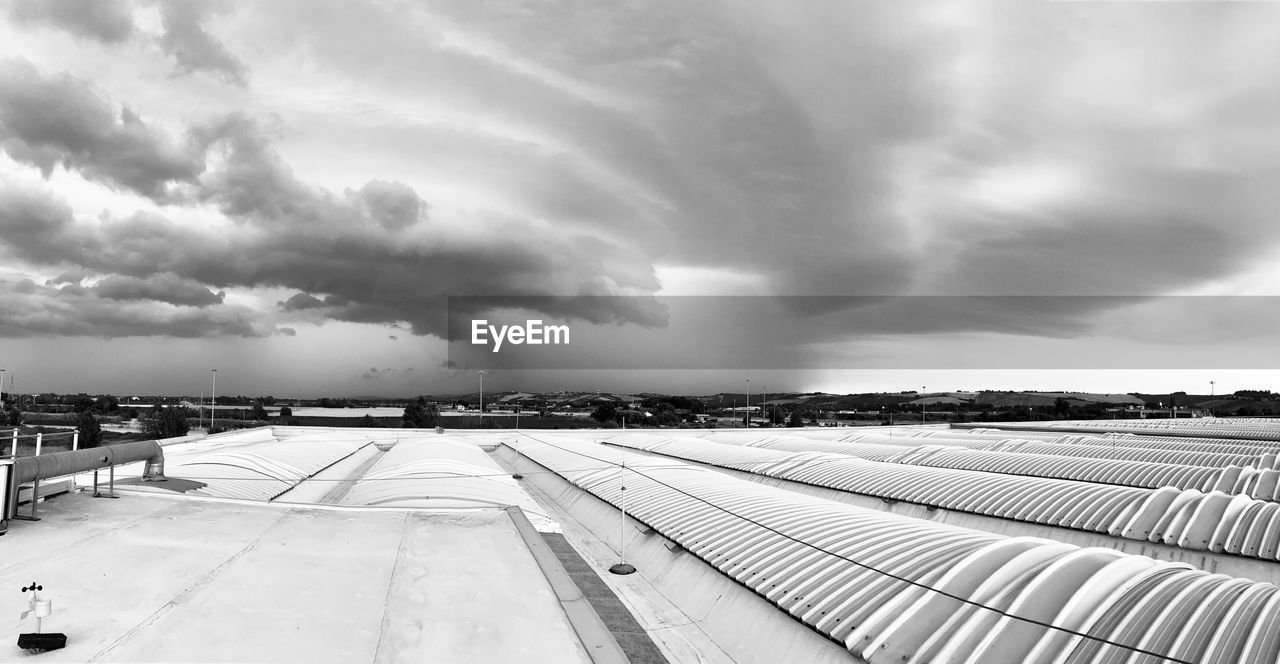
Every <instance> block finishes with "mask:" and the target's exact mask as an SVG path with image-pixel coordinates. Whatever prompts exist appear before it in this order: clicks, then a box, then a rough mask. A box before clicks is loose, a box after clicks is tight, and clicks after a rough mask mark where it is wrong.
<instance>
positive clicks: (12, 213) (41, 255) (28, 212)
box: [0, 187, 81, 281]
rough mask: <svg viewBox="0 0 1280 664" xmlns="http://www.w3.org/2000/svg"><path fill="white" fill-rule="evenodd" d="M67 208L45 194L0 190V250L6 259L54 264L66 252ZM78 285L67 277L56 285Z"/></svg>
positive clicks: (69, 215) (69, 223)
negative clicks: (64, 239) (61, 283)
mask: <svg viewBox="0 0 1280 664" xmlns="http://www.w3.org/2000/svg"><path fill="white" fill-rule="evenodd" d="M72 220H73V219H72V214H71V208H70V207H69V206H68V205H67V204H66V203H65V202H63V201H62V200H60V199H58V198H57V197H56V196H54V195H53V194H52V193H50V192H48V191H38V190H31V189H26V188H20V187H6V188H0V250H5V253H7V254H8V255H9V256H10V258H19V257H20V258H22V259H24V260H25V261H31V262H37V263H39V262H55V263H56V262H58V261H60V260H61V258H62V257H63V256H64V255H65V252H66V250H67V248H68V247H67V246H66V244H65V243H64V242H63V238H64V234H65V233H66V231H67V229H68V228H69V227H70V226H71V223H72ZM64 278H65V280H66V281H79V280H80V278H81V277H79V276H75V274H67V275H63V276H60V277H58V279H57V281H63V280H64Z"/></svg>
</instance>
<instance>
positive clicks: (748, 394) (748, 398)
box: [743, 378, 751, 429]
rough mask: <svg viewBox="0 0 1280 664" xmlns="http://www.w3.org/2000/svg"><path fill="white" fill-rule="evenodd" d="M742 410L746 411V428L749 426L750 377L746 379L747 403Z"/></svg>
mask: <svg viewBox="0 0 1280 664" xmlns="http://www.w3.org/2000/svg"><path fill="white" fill-rule="evenodd" d="M743 410H745V411H747V428H748V429H750V428H751V379H750V378H748V379H747V405H746V407H745V408H743Z"/></svg>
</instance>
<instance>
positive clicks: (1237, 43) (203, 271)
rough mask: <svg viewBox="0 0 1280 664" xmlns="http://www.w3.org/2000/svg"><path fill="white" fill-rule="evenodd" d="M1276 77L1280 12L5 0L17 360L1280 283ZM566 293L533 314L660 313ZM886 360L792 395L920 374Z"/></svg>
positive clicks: (344, 359)
mask: <svg viewBox="0 0 1280 664" xmlns="http://www.w3.org/2000/svg"><path fill="white" fill-rule="evenodd" d="M1276 81H1280V5H1278V4H1276V3H1264V2H1256V3H1255V2H1247V3H1215V2H1193V3H1136V2H1116V3H1107V2H1087V3H1074V2H1015V1H1001V2H988V1H985V0H984V1H970V0H966V1H965V2H955V3H951V2H948V3H927V4H919V3H898V2H890V1H888V0H876V1H873V2H835V1H830V2H805V3H793V2H771V3H748V4H746V5H743V4H742V3H729V2H699V3H684V2H674V1H671V2H662V1H656V2H639V3H625V4H624V3H521V2H510V1H507V0H503V1H497V0H495V1H492V2H476V1H474V0H465V1H464V0H454V1H429V2H423V3H414V4H412V5H409V4H405V3H393V2H369V3H350V2H345V1H338V0H305V1H304V0H285V1H280V2H270V3H232V2H198V1H194V0H181V1H180V0H140V1H139V2H91V3H85V2H82V1H75V0H49V1H44V2H28V1H26V0H20V1H19V0H15V1H14V2H12V3H9V4H8V5H7V13H6V15H4V16H0V259H2V262H0V366H6V367H8V368H10V369H11V370H14V371H17V372H19V373H20V375H22V376H23V377H24V378H20V379H19V380H20V381H23V380H25V386H26V387H27V388H30V389H51V390H67V389H90V390H112V391H134V392H148V391H174V390H186V391H196V390H198V389H199V388H200V386H201V385H202V384H203V382H204V374H205V373H207V371H208V368H210V367H212V366H219V367H235V371H236V372H239V373H238V378H237V380H242V381H243V383H242V384H243V385H244V386H245V387H244V388H242V389H243V391H246V392H255V393H256V392H263V393H267V392H275V393H298V394H322V393H326V394H337V393H353V394H367V393H385V394H412V393H418V392H427V391H436V392H443V391H454V390H461V389H472V385H471V383H473V382H474V377H472V376H470V375H469V374H467V373H466V372H461V371H456V370H454V371H451V370H447V369H442V368H441V363H442V362H443V360H444V357H445V356H444V343H443V342H442V341H441V340H440V338H439V335H440V334H442V333H443V331H444V327H443V322H442V321H443V317H442V311H443V310H442V307H443V303H444V300H445V298H446V297H447V296H450V295H496V296H528V295H562V296H571V295H645V294H652V293H658V294H672V293H678V294H695V295H747V294H752V295H754V294H780V295H1140V296H1146V295H1161V294H1188V295H1242V294H1245V295H1275V294H1280V268H1277V267H1275V266H1276V265H1280V263H1278V262H1277V261H1276V259H1277V258H1280V225H1278V224H1276V223H1275V222H1276V219H1275V214H1276V210H1277V203H1278V202H1280V198H1278V196H1280V195H1278V194H1277V193H1276V192H1280V85H1278V84H1277V83H1276ZM576 306H577V305H575V304H573V303H572V302H569V303H566V304H564V305H563V306H562V307H561V308H560V309H558V310H555V311H549V312H546V313H548V314H553V315H557V316H566V317H567V318H568V319H573V320H579V321H585V320H595V321H599V320H612V321H615V322H617V321H631V322H633V323H637V324H644V325H652V324H653V322H654V319H652V318H651V316H652V312H646V311H642V310H627V309H625V308H624V309H619V310H617V311H612V312H601V311H598V310H589V309H578V308H575V307H576ZM1239 309H1240V308H1239V306H1237V305H1230V306H1226V305H1223V306H1215V307H1213V308H1212V314H1211V315H1206V317H1203V318H1201V319H1199V320H1194V321H1190V322H1189V323H1186V322H1185V321H1184V320H1183V319H1182V318H1173V319H1172V320H1169V319H1168V318H1169V316H1168V315H1163V316H1162V315H1150V316H1148V315H1145V314H1144V313H1143V312H1144V310H1143V309H1141V305H1140V304H1135V305H1134V306H1133V307H1132V308H1130V309H1128V310H1122V311H1117V310H1116V309H1115V308H1114V307H1088V306H1081V305H1080V302H1079V301H1076V302H1075V303H1074V304H1071V305H1064V308H1063V309H1062V310H1060V311H1050V312H1044V313H1043V315H1028V316H1022V317H1010V316H1009V315H1007V313H1008V312H1005V314H1004V315H1001V316H996V317H994V318H993V319H992V320H994V321H997V322H999V324H992V325H988V326H987V328H989V329H984V328H982V326H978V327H979V328H980V329H977V330H975V326H974V323H973V321H972V320H971V318H972V316H970V315H967V314H968V313H969V312H954V313H952V314H948V313H946V312H943V313H940V314H939V315H938V316H936V317H933V318H930V319H929V320H928V321H920V320H915V319H913V318H912V317H910V316H897V317H894V316H890V317H887V318H885V319H883V320H880V321H878V323H877V324H876V325H873V326H869V327H868V326H866V325H854V326H850V325H849V322H850V318H849V316H848V313H847V312H843V313H842V312H832V313H831V314H829V315H816V314H818V313H819V312H810V311H796V312H794V316H795V319H794V320H791V321H788V322H787V325H784V326H779V327H777V328H770V326H768V324H767V323H760V325H762V328H761V330H760V331H761V338H763V339H773V338H775V336H777V335H778V334H780V331H781V330H785V329H787V328H788V326H790V327H794V326H795V325H796V323H795V320H801V321H804V322H803V325H804V330H805V335H804V339H803V342H804V343H805V344H810V345H811V344H814V343H816V342H820V343H821V344H823V348H822V352H823V353H837V354H841V355H850V354H851V355H860V354H861V355H867V354H871V353H874V354H879V355H883V356H885V357H893V356H895V355H901V354H902V353H904V352H908V350H909V349H915V348H918V346H919V345H920V344H925V343H927V344H929V346H930V348H931V349H933V351H934V352H940V353H941V352H946V351H947V350H948V349H954V348H966V349H969V352H972V353H974V357H975V358H980V357H982V353H981V352H979V351H980V350H981V349H986V351H987V352H992V351H993V349H994V350H998V349H1000V348H1005V347H1019V348H1026V349H1027V350H1026V352H1027V353H1029V354H1033V353H1053V352H1055V351H1054V350H1053V347H1051V346H1045V345H1043V344H1044V343H1045V342H1046V340H1052V339H1057V340H1059V342H1062V343H1069V342H1071V341H1072V340H1076V341H1078V344H1077V348H1078V346H1079V344H1088V345H1089V347H1091V348H1098V349H1107V350H1109V351H1112V352H1127V351H1126V349H1127V348H1130V347H1131V346H1132V343H1131V342H1129V341H1125V340H1126V339H1130V338H1135V337H1136V338H1139V339H1143V338H1150V337H1151V334H1152V332H1153V330H1157V329H1160V330H1168V331H1169V337H1170V339H1169V340H1170V341H1171V342H1177V343H1180V344H1183V345H1182V346H1181V347H1182V348H1184V349H1185V348H1194V347H1195V346H1194V344H1198V343H1204V342H1206V341H1207V340H1210V339H1212V338H1213V334H1214V333H1215V330H1217V329H1220V328H1232V329H1238V328H1240V327H1241V326H1243V327H1251V326H1252V327H1258V328H1261V327H1262V324H1263V322H1264V318H1263V317H1261V316H1260V315H1256V314H1255V313H1253V312H1250V311H1248V310H1247V309H1246V310H1243V311H1241V310H1239ZM1210 316H1219V317H1229V318H1225V319H1224V318H1218V319H1216V320H1220V321H1222V320H1225V321H1227V322H1224V323H1223V324H1222V325H1218V326H1214V325H1207V324H1206V323H1205V318H1210ZM575 317H578V318H575ZM1153 321H1157V322H1158V326H1157V322H1153ZM1235 321H1240V322H1241V323H1242V325H1232V324H1228V323H1229V322H1235ZM583 324H585V323H583ZM611 324H612V323H611ZM1184 324H1185V326H1186V327H1184ZM1144 325H1145V326H1147V327H1148V328H1151V329H1142V330H1138V329H1137V328H1135V326H1138V327H1141V326H1144ZM1187 328H1190V329H1189V330H1188V329H1187ZM672 329H679V325H678V321H677V322H675V323H673V325H672ZM1135 330H1137V331H1140V332H1142V334H1135ZM873 333H874V334H873ZM948 335H952V336H948ZM1241 336H1243V337H1247V338H1245V339H1238V340H1237V342H1236V343H1235V346H1234V348H1236V349H1237V350H1240V349H1243V351H1242V352H1246V353H1247V350H1248V348H1249V344H1257V347H1258V348H1259V349H1262V348H1267V347H1269V346H1271V345H1274V344H1273V343H1272V341H1271V340H1270V339H1269V338H1267V337H1266V335H1258V334H1252V335H1247V334H1246V335H1241ZM620 338H632V337H620ZM635 338H645V339H654V338H656V337H654V336H653V335H642V336H641V337H635ZM108 340H109V341H108ZM926 340H927V341H926ZM646 343H649V344H651V345H656V346H658V348H659V349H661V348H662V347H664V346H665V347H669V346H670V345H671V344H674V343H678V340H671V339H666V340H661V339H660V338H659V340H658V341H649V342H646ZM913 344H914V346H913ZM637 350H638V351H643V350H650V351H652V350H654V348H652V347H651V348H648V349H637ZM811 359H812V358H810V360H811ZM812 365H813V362H812V361H807V362H805V363H803V366H806V367H809V366H812ZM797 366H800V365H799V364H798V365H797ZM869 366H875V365H874V363H873V364H872V365H869ZM1196 366H1201V365H1199V364H1197V365H1196ZM1232 366H1234V364H1233V365H1232ZM304 367H305V368H304ZM1225 367H1226V365H1224V368H1225ZM411 368H412V369H414V371H408V370H409V369H411ZM974 368H975V369H981V368H983V366H982V365H981V362H980V361H978V362H977V366H975V367H974ZM372 369H377V371H373V370H372ZM726 369H728V367H726ZM222 371H224V370H223V369H220V375H221V372H222ZM225 371H227V373H228V374H231V373H234V372H232V371H230V370H225ZM736 375H737V374H735V373H734V372H733V371H726V372H723V373H718V372H691V373H690V374H689V375H687V376H679V377H674V376H672V375H671V374H670V372H661V373H652V374H635V375H628V376H625V377H622V376H608V375H605V376H596V375H588V374H583V373H572V372H570V373H562V374H557V373H554V372H551V373H542V374H528V375H508V377H506V378H501V377H499V376H496V375H495V377H494V378H493V380H494V381H495V383H496V385H497V387H499V388H501V387H511V388H516V387H521V388H526V389H536V388H554V387H569V386H573V387H580V388H586V387H588V386H585V385H581V384H580V383H581V382H583V381H588V382H592V383H600V384H597V385H595V387H600V388H601V389H658V388H660V387H662V386H663V385H664V384H665V383H667V382H678V383H680V384H682V385H683V386H684V387H683V389H689V390H694V391H697V390H706V391H716V390H719V389H729V388H728V387H725V385H724V384H725V381H726V380H728V381H729V383H728V384H727V385H730V386H731V385H733V384H735V383H736V382H738V380H739V379H738V378H737V377H736ZM867 375H869V374H862V375H852V374H846V375H845V377H844V378H841V377H840V375H838V374H834V373H831V372H822V371H817V372H815V371H812V370H807V371H804V372H801V371H796V372H792V373H788V372H786V371H779V372H776V373H775V376H776V377H775V378H771V380H776V381H777V382H776V385H778V386H779V387H782V386H783V385H787V386H788V387H790V388H792V389H842V388H848V389H911V385H912V384H913V383H916V382H920V381H919V380H916V379H915V377H914V376H913V377H912V378H910V379H907V378H904V379H902V381H901V382H903V383H905V385H906V386H905V387H900V386H899V379H897V378H895V377H894V376H892V375H890V374H885V375H883V376H881V377H880V378H878V379H876V380H878V381H880V382H878V383H876V382H874V381H872V382H868V380H869V379H868V378H867ZM944 375H945V376H947V377H946V378H943V376H944ZM1000 375H1002V374H998V373H993V374H990V375H987V376H986V377H987V378H990V379H993V380H997V381H998V380H999V376H1000ZM1224 375H1225V374H1224ZM106 376H109V377H110V380H109V381H108V380H106V379H105V378H103V377H106ZM937 376H938V381H942V380H948V381H951V382H959V381H961V380H962V379H963V376H954V375H951V374H944V373H939V374H937ZM974 376H977V374H974ZM1007 376H1008V377H1009V382H1010V383H1016V385H1013V384H1010V385H1009V387H1037V386H1042V387H1045V388H1052V387H1056V386H1057V384H1056V383H1053V381H1054V380H1061V381H1066V382H1069V383H1071V385H1069V386H1071V387H1076V388H1081V389H1088V388H1092V387H1096V389H1099V390H1102V391H1113V390H1115V389H1122V390H1123V389H1129V386H1126V385H1117V384H1115V383H1106V384H1098V385H1096V386H1093V385H1089V384H1080V383H1078V382H1072V381H1077V380H1086V381H1087V379H1086V378H1082V377H1080V376H1070V375H1067V374H1062V375H1061V376H1059V377H1058V378H1056V379H1055V378H1054V376H1053V375H1052V374H1038V375H1037V376H1036V377H1035V378H1034V379H1031V380H1032V382H1033V383H1034V384H1028V383H1027V381H1028V380H1029V379H1028V377H1027V375H1026V374H1017V373H1010V374H1007ZM1241 376H1242V377H1241V378H1240V382H1241V383H1242V384H1241V385H1240V387H1253V386H1262V385H1269V384H1270V382H1269V381H1270V380H1271V376H1272V374H1271V373H1268V372H1257V373H1253V374H1241ZM926 378H927V375H926ZM1129 379H1130V380H1132V381H1133V383H1134V385H1133V386H1132V389H1151V388H1154V387H1155V386H1157V385H1166V384H1167V385H1169V386H1170V389H1173V388H1175V387H1176V389H1195V384H1194V383H1189V384H1185V385H1181V387H1178V385H1180V383H1179V381H1183V380H1192V381H1201V380H1202V379H1201V378H1190V379H1189V378H1187V377H1185V376H1181V375H1174V374H1163V373H1155V374H1151V375H1145V376H1138V375H1130V376H1129ZM227 380H231V378H230V377H228V378H227ZM1100 380H1101V379H1100ZM504 381H507V382H509V384H504ZM842 381H843V382H842ZM610 382H615V383H617V384H616V385H611V384H608V383H610ZM927 382H928V381H927V380H926V383H927ZM935 382H937V381H935ZM1041 382H1044V383H1046V384H1044V385H1040V383H1041ZM1204 382H1207V381H1204ZM873 383H874V384H873ZM1246 383H1247V384H1246ZM188 384H189V385H190V386H189V387H184V386H187V385H188ZM966 384H967V383H966ZM1144 385H1145V386H1146V387H1144ZM117 386H118V387H117ZM963 386H964V385H959V384H957V385H939V386H938V387H939V388H943V387H947V388H951V387H955V388H959V387H963ZM967 386H968V387H971V388H972V387H984V386H985V387H1003V385H998V384H987V385H974V384H967ZM21 387H22V385H20V388H21ZM1063 387H1068V385H1063Z"/></svg>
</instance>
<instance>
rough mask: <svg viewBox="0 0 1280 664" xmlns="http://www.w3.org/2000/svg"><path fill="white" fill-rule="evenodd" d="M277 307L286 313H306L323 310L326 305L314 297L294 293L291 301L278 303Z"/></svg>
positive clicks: (290, 298)
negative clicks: (308, 310) (311, 310)
mask: <svg viewBox="0 0 1280 664" xmlns="http://www.w3.org/2000/svg"><path fill="white" fill-rule="evenodd" d="M276 306H277V307H279V308H280V309H282V310H284V311H304V310H306V309H323V308H324V307H325V303H324V301H322V300H321V299H320V298H318V297H315V296H314V295H307V294H306V293H294V294H293V295H292V296H290V297H289V299H287V300H285V301H283V302H277V303H276Z"/></svg>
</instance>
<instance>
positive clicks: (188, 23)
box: [159, 0, 248, 85]
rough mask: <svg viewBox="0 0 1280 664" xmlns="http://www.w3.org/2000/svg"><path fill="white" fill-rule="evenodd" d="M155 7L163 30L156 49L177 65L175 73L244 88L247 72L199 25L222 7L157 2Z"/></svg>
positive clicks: (200, 1) (201, 0)
mask: <svg viewBox="0 0 1280 664" xmlns="http://www.w3.org/2000/svg"><path fill="white" fill-rule="evenodd" d="M159 5H160V18H161V22H162V24H163V27H164V33H163V34H162V35H161V36H160V47H161V48H163V49H164V51H165V52H166V53H168V54H169V55H170V56H172V57H173V59H174V60H175V61H176V62H177V65H178V71H180V72H183V73H191V72H204V73H207V74H209V75H211V76H213V77H214V78H217V79H219V80H222V81H224V82H227V83H231V84H234V85H245V84H246V79H247V77H248V68H247V67H245V64H244V62H243V61H242V60H240V59H239V58H237V57H236V56H235V55H233V54H232V53H231V52H230V51H228V50H227V47H226V45H224V44H223V43H222V42H221V41H219V40H218V39H217V38H216V37H214V36H213V35H211V34H209V32H208V31H207V30H205V28H204V26H203V25H202V24H203V22H204V20H205V19H206V18H207V17H208V16H209V15H210V14H213V13H216V12H220V11H222V10H223V9H224V8H225V3H221V2H217V3H215V2H208V1H205V0H160V1H159Z"/></svg>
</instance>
